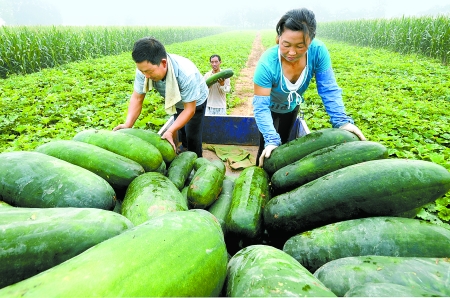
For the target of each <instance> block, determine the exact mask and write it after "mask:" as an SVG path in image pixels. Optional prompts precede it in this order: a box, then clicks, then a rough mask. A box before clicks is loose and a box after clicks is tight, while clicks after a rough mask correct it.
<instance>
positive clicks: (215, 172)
mask: <svg viewBox="0 0 450 298" xmlns="http://www.w3.org/2000/svg"><path fill="white" fill-rule="evenodd" d="M224 177H225V175H224V174H223V172H221V170H219V168H218V167H217V166H215V165H213V164H212V163H210V164H204V165H202V166H201V167H200V168H199V169H198V170H197V171H196V172H195V174H194V177H193V178H192V180H191V181H190V183H189V187H188V191H187V199H188V202H189V206H192V208H201V209H206V208H208V207H209V206H211V204H212V203H214V201H216V200H217V198H218V196H219V194H220V191H221V190H222V184H223V179H224Z"/></svg>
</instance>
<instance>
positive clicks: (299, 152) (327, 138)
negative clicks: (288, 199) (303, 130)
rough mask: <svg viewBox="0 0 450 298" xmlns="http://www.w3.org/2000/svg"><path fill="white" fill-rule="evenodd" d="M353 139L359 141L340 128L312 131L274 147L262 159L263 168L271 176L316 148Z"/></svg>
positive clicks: (352, 140) (353, 135)
mask: <svg viewBox="0 0 450 298" xmlns="http://www.w3.org/2000/svg"><path fill="white" fill-rule="evenodd" d="M354 141H359V138H358V137H357V136H356V135H355V134H353V133H351V132H349V131H347V130H344V129H340V128H324V129H320V130H317V131H313V132H311V133H309V134H307V135H305V136H303V137H300V138H296V139H294V140H292V141H289V142H287V143H285V144H283V145H281V146H279V147H277V148H275V150H273V151H272V154H271V155H270V157H269V158H267V159H265V160H264V164H263V168H264V170H266V172H267V173H268V174H269V176H271V175H273V173H275V172H276V171H278V170H279V169H281V168H282V167H285V166H287V165H289V164H291V163H293V162H296V161H297V160H300V159H302V158H303V157H305V156H306V155H308V154H310V153H312V152H314V151H316V150H319V149H322V148H325V147H329V146H332V145H336V144H341V143H346V142H354Z"/></svg>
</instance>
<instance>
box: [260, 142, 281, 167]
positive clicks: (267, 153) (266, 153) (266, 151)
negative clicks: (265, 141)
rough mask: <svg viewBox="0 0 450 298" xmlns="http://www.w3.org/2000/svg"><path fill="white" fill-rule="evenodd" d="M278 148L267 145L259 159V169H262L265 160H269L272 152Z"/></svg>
mask: <svg viewBox="0 0 450 298" xmlns="http://www.w3.org/2000/svg"><path fill="white" fill-rule="evenodd" d="M277 147H278V146H275V145H267V146H266V148H264V150H263V152H262V153H261V156H260V157H259V167H261V168H262V166H263V165H264V158H269V157H270V154H271V153H272V151H273V150H274V149H275V148H277Z"/></svg>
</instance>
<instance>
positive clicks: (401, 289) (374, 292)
mask: <svg viewBox="0 0 450 298" xmlns="http://www.w3.org/2000/svg"><path fill="white" fill-rule="evenodd" d="M441 296H442V294H441V293H439V292H436V291H431V290H424V289H422V288H418V287H414V288H412V287H409V286H403V285H398V284H393V283H389V282H368V283H364V284H362V285H360V286H355V287H353V288H351V289H350V290H348V291H347V292H346V293H345V294H344V297H441Z"/></svg>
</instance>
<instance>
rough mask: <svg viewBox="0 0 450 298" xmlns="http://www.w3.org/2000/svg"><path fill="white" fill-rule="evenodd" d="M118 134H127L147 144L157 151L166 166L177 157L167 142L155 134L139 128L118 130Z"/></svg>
mask: <svg viewBox="0 0 450 298" xmlns="http://www.w3.org/2000/svg"><path fill="white" fill-rule="evenodd" d="M118 132H123V133H128V134H131V135H134V136H136V137H139V138H141V139H143V140H145V141H147V142H149V143H150V144H152V145H153V146H155V147H156V148H157V149H158V150H159V152H160V153H161V156H162V158H163V160H164V162H165V163H166V164H170V163H171V162H172V160H173V159H174V158H175V156H177V154H176V152H175V151H174V150H173V147H172V145H171V144H170V143H169V141H167V140H164V139H161V136H160V135H159V134H158V133H156V132H153V131H150V130H146V129H140V128H123V129H119V130H118Z"/></svg>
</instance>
